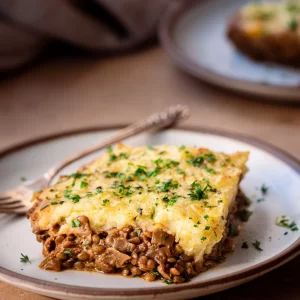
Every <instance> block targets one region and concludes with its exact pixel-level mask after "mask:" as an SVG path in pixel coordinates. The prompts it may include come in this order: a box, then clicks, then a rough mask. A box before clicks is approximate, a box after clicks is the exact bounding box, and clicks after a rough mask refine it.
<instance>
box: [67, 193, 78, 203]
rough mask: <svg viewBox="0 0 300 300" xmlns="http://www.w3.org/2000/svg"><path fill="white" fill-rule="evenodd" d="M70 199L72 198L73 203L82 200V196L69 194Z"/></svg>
mask: <svg viewBox="0 0 300 300" xmlns="http://www.w3.org/2000/svg"><path fill="white" fill-rule="evenodd" d="M69 199H70V200H72V202H73V203H78V202H79V200H80V196H79V195H77V194H74V195H70V196H69Z"/></svg>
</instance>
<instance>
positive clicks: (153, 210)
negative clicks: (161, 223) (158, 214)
mask: <svg viewBox="0 0 300 300" xmlns="http://www.w3.org/2000/svg"><path fill="white" fill-rule="evenodd" d="M154 216H155V207H153V208H152V213H151V216H150V218H151V220H154Z"/></svg>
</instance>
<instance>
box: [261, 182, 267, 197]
mask: <svg viewBox="0 0 300 300" xmlns="http://www.w3.org/2000/svg"><path fill="white" fill-rule="evenodd" d="M268 190H269V188H268V187H267V186H266V185H265V184H263V185H262V186H261V188H260V191H261V193H262V194H263V195H264V196H265V195H267V193H268Z"/></svg>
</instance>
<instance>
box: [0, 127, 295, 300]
mask: <svg viewBox="0 0 300 300" xmlns="http://www.w3.org/2000/svg"><path fill="white" fill-rule="evenodd" d="M126 125H128V124H118V125H107V126H96V127H88V128H80V129H74V130H68V131H62V132H59V133H54V134H51V135H45V136H41V137H38V138H35V139H31V140H27V141H24V142H21V143H19V144H16V145H13V146H11V147H9V148H6V149H4V150H2V151H0V159H1V160H2V159H3V158H4V157H5V156H6V155H9V154H12V153H14V152H17V151H19V150H22V149H24V148H28V147H32V146H35V145H38V144H41V143H45V142H47V141H51V140H55V139H59V138H64V137H70V136H73V135H81V134H87V133H91V132H97V131H106V130H114V129H119V128H122V127H125V126H126ZM172 129H175V130H185V131H190V132H195V133H204V134H211V135H215V136H220V137H226V138H230V139H234V140H237V141H242V142H245V143H248V144H250V145H252V146H255V147H257V148H260V149H262V150H264V151H267V152H268V153H270V154H272V155H274V156H275V157H277V158H278V159H280V160H281V161H283V162H284V163H286V164H287V165H288V166H290V167H292V168H293V169H294V170H295V171H296V173H298V174H299V176H300V160H298V159H297V158H295V157H293V156H292V155H290V154H289V153H286V152H285V151H283V150H281V149H279V148H278V147H276V146H273V145H271V144H269V143H266V142H265V141H261V140H259V139H257V138H254V137H251V136H248V135H243V134H238V133H233V132H227V131H223V130H219V129H211V128H207V127H201V126H187V125H185V126H176V127H174V128H172ZM299 254H300V238H298V239H297V240H296V241H295V242H294V243H293V244H291V245H290V246H289V247H288V248H286V249H285V250H283V251H281V252H280V253H278V254H277V255H275V256H274V257H271V258H269V259H267V260H265V261H264V262H261V263H258V264H256V265H254V266H252V267H248V268H246V269H244V270H242V271H236V272H234V273H232V274H231V275H223V276H218V277H216V279H208V280H205V281H202V282H199V283H194V282H190V283H186V284H182V285H175V286H163V287H149V288H147V289H142V290H141V289H140V288H130V289H126V290H124V289H120V290H119V291H118V290H116V289H113V288H94V287H78V286H73V285H66V284H60V283H55V282H48V281H44V280H41V279H36V278H32V277H29V276H26V275H22V274H19V273H16V272H13V271H10V270H8V269H6V268H3V267H1V266H0V279H1V280H3V281H4V282H7V283H9V284H15V285H16V286H20V284H21V285H23V286H24V285H26V284H27V285H29V286H30V287H32V288H36V289H38V290H41V291H45V292H49V293H54V292H57V293H60V294H64V295H66V294H68V295H70V294H77V295H87V296H116V297H117V296H129V295H131V296H137V295H138V296H141V295H145V296H147V295H153V294H170V293H174V292H182V291H185V290H188V289H203V290H204V289H207V288H209V287H213V286H219V287H220V286H222V285H226V284H230V283H235V282H236V283H237V284H239V282H243V281H244V282H246V281H248V280H251V279H253V278H255V277H258V276H260V275H262V274H265V273H267V272H269V271H271V270H273V269H275V268H277V267H279V266H280V265H282V264H284V263H286V262H288V261H289V260H291V259H293V258H295V257H296V256H298V255H299ZM18 284H19V285H18Z"/></svg>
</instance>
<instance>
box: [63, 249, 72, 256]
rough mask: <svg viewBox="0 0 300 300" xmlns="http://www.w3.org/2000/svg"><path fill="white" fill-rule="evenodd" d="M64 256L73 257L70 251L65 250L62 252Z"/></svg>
mask: <svg viewBox="0 0 300 300" xmlns="http://www.w3.org/2000/svg"><path fill="white" fill-rule="evenodd" d="M64 254H67V255H70V256H72V255H73V253H72V252H71V251H69V250H65V251H64Z"/></svg>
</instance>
